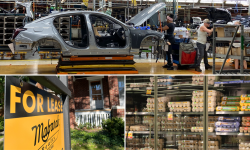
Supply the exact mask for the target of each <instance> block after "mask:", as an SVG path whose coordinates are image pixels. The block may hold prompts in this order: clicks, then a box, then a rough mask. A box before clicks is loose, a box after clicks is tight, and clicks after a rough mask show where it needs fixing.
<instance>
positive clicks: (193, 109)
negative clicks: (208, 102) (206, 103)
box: [192, 107, 203, 112]
mask: <svg viewBox="0 0 250 150" xmlns="http://www.w3.org/2000/svg"><path fill="white" fill-rule="evenodd" d="M192 112H203V107H192Z"/></svg>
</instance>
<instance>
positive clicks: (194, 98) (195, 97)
mask: <svg viewBox="0 0 250 150" xmlns="http://www.w3.org/2000/svg"><path fill="white" fill-rule="evenodd" d="M203 100H204V99H203V96H193V97H192V102H203Z"/></svg>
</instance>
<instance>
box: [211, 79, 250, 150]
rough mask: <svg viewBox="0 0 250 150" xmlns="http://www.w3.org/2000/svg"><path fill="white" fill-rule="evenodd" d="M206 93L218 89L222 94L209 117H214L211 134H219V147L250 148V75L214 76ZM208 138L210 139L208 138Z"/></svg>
mask: <svg viewBox="0 0 250 150" xmlns="http://www.w3.org/2000/svg"><path fill="white" fill-rule="evenodd" d="M215 78H216V80H215V83H214V85H211V86H209V90H208V93H209V92H210V91H211V90H213V91H220V92H221V93H222V95H223V96H221V97H219V98H218V99H217V100H218V101H217V103H216V111H214V114H209V119H211V118H213V117H216V122H215V130H214V131H213V135H217V136H220V139H221V140H220V149H225V150H247V149H250V134H249V133H250V132H249V131H250V127H249V126H250V112H249V107H248V106H250V105H249V104H250V103H249V102H250V101H249V96H250V95H248V94H250V76H216V77H215ZM208 99H209V98H208ZM209 140H210V139H209Z"/></svg>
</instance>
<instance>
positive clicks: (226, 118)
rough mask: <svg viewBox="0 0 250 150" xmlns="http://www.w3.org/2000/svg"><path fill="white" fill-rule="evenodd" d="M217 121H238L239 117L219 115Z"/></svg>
mask: <svg viewBox="0 0 250 150" xmlns="http://www.w3.org/2000/svg"><path fill="white" fill-rule="evenodd" d="M218 121H223V122H234V121H236V122H240V117H225V116H219V117H218Z"/></svg>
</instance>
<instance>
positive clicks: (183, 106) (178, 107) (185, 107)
mask: <svg viewBox="0 0 250 150" xmlns="http://www.w3.org/2000/svg"><path fill="white" fill-rule="evenodd" d="M168 107H169V109H170V112H191V107H190V102H189V101H184V102H168Z"/></svg>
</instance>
